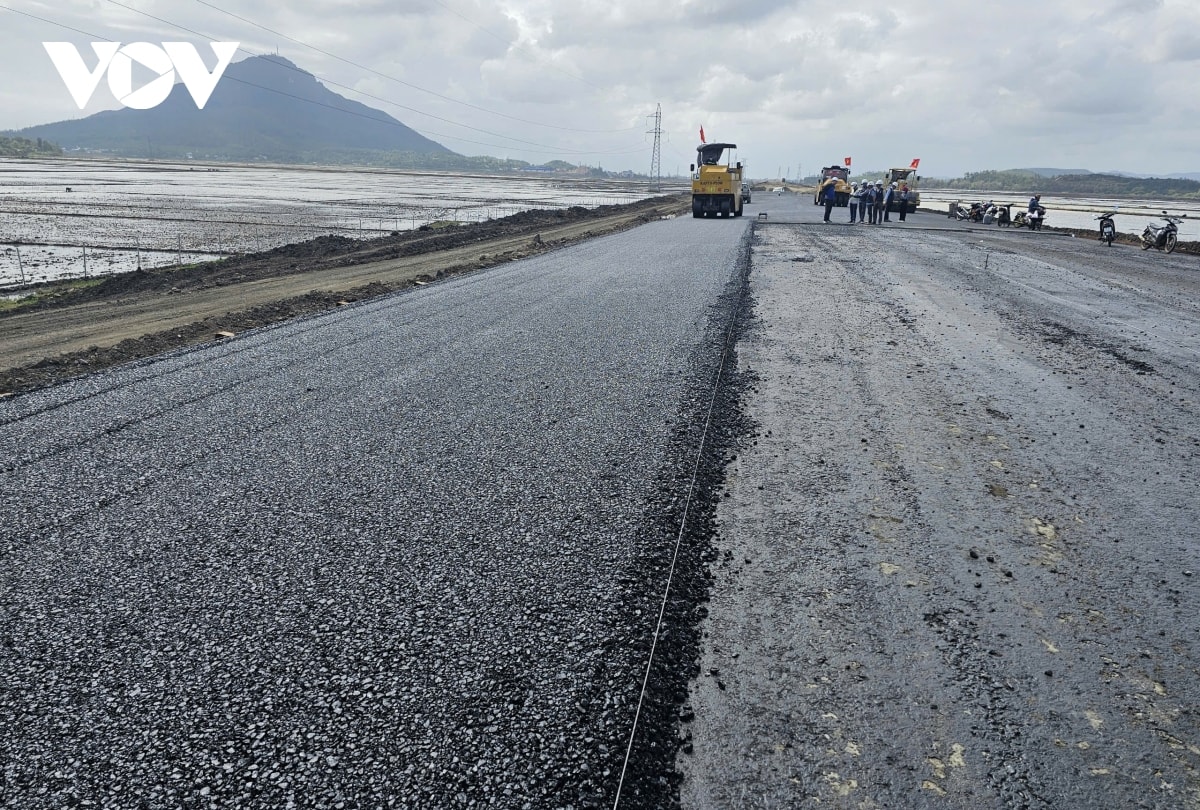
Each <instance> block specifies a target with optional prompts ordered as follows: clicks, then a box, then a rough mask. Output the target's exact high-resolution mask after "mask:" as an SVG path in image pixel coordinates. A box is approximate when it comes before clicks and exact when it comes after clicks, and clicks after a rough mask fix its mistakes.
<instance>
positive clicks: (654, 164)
mask: <svg viewBox="0 0 1200 810" xmlns="http://www.w3.org/2000/svg"><path fill="white" fill-rule="evenodd" d="M648 132H652V133H654V152H653V154H652V155H651V156H650V190H651V191H662V104H656V105H654V129H651V130H648Z"/></svg>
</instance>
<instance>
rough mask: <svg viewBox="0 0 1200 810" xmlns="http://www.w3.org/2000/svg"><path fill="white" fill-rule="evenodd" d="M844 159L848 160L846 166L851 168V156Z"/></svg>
mask: <svg viewBox="0 0 1200 810" xmlns="http://www.w3.org/2000/svg"><path fill="white" fill-rule="evenodd" d="M844 160H845V161H846V168H847V169H848V168H850V158H844Z"/></svg>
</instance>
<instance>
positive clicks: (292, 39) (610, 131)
mask: <svg viewBox="0 0 1200 810" xmlns="http://www.w3.org/2000/svg"><path fill="white" fill-rule="evenodd" d="M110 2H114V0H110ZM196 2H197V3H199V4H200V5H202V6H207V7H208V8H211V9H213V10H214V11H219V12H220V13H222V14H226V15H228V16H230V17H233V18H234V19H236V20H241V21H242V22H244V23H246V24H247V25H253V26H254V27H255V28H259V29H261V30H263V31H266V32H267V33H269V34H273V35H275V36H277V37H282V38H283V39H286V40H287V41H289V42H294V43H295V44H297V45H301V46H303V47H305V48H308V49H310V50H313V51H316V52H317V53H319V54H322V55H324V56H328V57H329V58H330V59H336V60H338V61H339V62H344V63H345V64H347V65H350V66H352V67H356V68H358V69H359V70H365V71H366V72H368V73H372V74H374V75H376V76H379V77H380V78H383V79H387V80H388V81H391V82H395V83H396V84H401V85H404V86H405V87H409V88H412V89H413V90H418V91H420V92H422V93H427V94H429V95H431V96H434V97H435V98H440V99H442V100H443V101H449V102H451V103H453V104H459V105H462V106H464V107H469V108H470V109H472V110H478V111H479V112H484V113H487V114H489V115H495V116H498V117H500V118H506V119H508V120H509V121H516V122H518V123H521V124H530V125H532V126H538V127H546V128H548V129H558V130H563V131H564V132H582V133H588V134H615V133H619V132H631V131H633V130H634V129H636V127H625V128H622V129H581V128H579V127H565V126H562V125H560V124H547V123H544V122H542V121H531V120H529V119H527V118H519V117H517V116H515V115H509V114H508V113H503V112H499V111H497V110H490V109H488V108H487V107H481V106H479V105H477V104H472V103H470V102H468V101H462V100H460V99H456V98H452V97H451V96H447V95H443V94H442V93H439V92H437V91H435V90H430V89H429V88H427V87H421V86H420V85H418V84H413V83H412V82H406V81H404V80H403V79H398V78H396V77H395V76H392V75H389V74H387V73H383V72H381V71H378V70H375V69H374V68H372V67H368V66H366V65H362V64H359V63H358V62H355V61H354V60H352V59H346V58H345V57H343V56H338V55H337V54H336V53H330V52H329V51H327V50H325V49H323V48H318V47H317V46H316V45H313V44H311V43H308V42H305V41H304V40H300V39H296V38H295V37H293V36H289V35H288V34H284V33H282V32H280V31H276V30H275V29H273V28H268V27H267V26H265V25H263V24H261V23H257V22H255V21H254V20H251V19H247V18H246V17H243V16H241V15H240V14H234V13H233V12H232V11H228V10H226V9H223V8H221V7H220V6H218V5H216V4H215V3H209V2H207V0H196ZM116 5H122V4H121V3H116ZM438 5H440V6H442V8H445V9H447V10H448V11H450V12H452V13H454V14H458V12H457V11H454V9H451V8H449V7H448V6H446V5H445V4H444V3H440V2H439V3H438ZM123 7H124V8H129V7H128V6H123ZM458 16H462V15H458ZM463 19H466V20H467V22H470V23H471V24H472V25H475V23H474V22H472V21H471V20H469V19H467V18H466V17H463ZM476 27H477V28H478V27H479V26H477V25H476ZM480 30H486V29H480ZM488 33H490V32H488ZM493 36H494V35H493ZM566 75H568V76H570V75H572V74H570V73H567V74H566ZM574 78H577V79H579V80H580V81H584V82H585V83H588V84H590V82H586V80H584V79H582V78H581V77H578V76H575V77H574ZM593 86H595V85H593Z"/></svg>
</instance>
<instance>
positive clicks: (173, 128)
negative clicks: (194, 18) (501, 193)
mask: <svg viewBox="0 0 1200 810" xmlns="http://www.w3.org/2000/svg"><path fill="white" fill-rule="evenodd" d="M9 134H11V135H16V136H19V137H22V138H26V139H30V140H34V141H35V142H36V141H37V140H38V139H43V140H46V141H53V142H55V143H58V144H61V145H62V147H63V148H64V149H65V150H68V151H73V150H76V149H79V150H85V151H90V152H102V153H107V154H114V155H122V156H126V157H140V158H184V157H187V156H188V155H189V154H190V155H191V156H193V157H195V158H197V159H216V160H239V161H240V160H270V161H276V162H333V163H346V162H355V161H356V160H362V159H363V158H369V159H367V160H365V162H389V163H392V164H396V163H398V162H400V163H403V162H404V160H400V159H399V157H400V156H407V160H409V161H414V162H421V161H425V162H427V163H435V164H436V163H440V162H442V161H445V160H451V161H452V160H453V159H454V158H459V157H460V156H459V155H457V154H456V153H454V152H452V151H450V150H449V149H447V148H446V147H444V146H442V145H441V144H439V143H437V142H435V141H431V140H430V139H428V138H426V137H424V136H423V135H421V134H419V133H417V132H415V131H414V130H412V129H410V128H409V127H407V126H405V125H404V124H403V123H401V122H400V121H398V120H396V119H395V118H393V117H392V116H390V115H388V114H387V113H385V112H382V111H380V110H376V109H374V108H372V107H368V106H366V105H365V104H361V103H359V102H357V101H352V100H350V99H347V98H345V97H343V96H340V95H338V94H337V93H334V92H333V91H331V90H329V89H328V88H326V87H325V86H324V85H322V84H321V83H320V82H318V81H317V79H316V77H314V76H313V75H312V74H311V73H308V72H306V71H304V70H301V69H300V68H298V67H297V66H296V65H294V64H293V63H292V62H290V61H288V60H287V59H285V58H283V57H281V56H253V57H250V58H249V59H244V60H242V61H241V62H235V63H233V64H231V65H230V66H229V68H228V69H227V70H226V71H225V74H224V75H223V76H222V77H221V79H220V81H219V82H218V83H217V86H216V89H215V90H214V91H213V94H212V96H211V97H210V98H209V100H208V103H207V104H206V105H205V107H204V109H203V110H198V109H196V105H195V102H193V101H192V98H191V96H190V95H189V94H188V92H187V89H186V88H185V87H184V86H183V85H182V84H176V85H175V87H174V88H173V89H172V91H171V94H170V96H168V97H167V99H166V100H165V101H163V103H162V104H160V105H158V106H157V107H154V108H152V109H149V110H132V109H120V110H108V111H105V112H99V113H96V114H95V115H89V116H88V117H86V118H81V119H77V120H73V121H60V122H58V123H54V124H42V125H40V126H34V127H28V128H26V129H23V130H20V131H18V132H14V133H9Z"/></svg>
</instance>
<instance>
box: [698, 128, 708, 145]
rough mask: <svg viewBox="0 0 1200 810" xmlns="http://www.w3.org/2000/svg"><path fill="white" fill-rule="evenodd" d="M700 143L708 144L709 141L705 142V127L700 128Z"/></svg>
mask: <svg viewBox="0 0 1200 810" xmlns="http://www.w3.org/2000/svg"><path fill="white" fill-rule="evenodd" d="M700 143H707V141H705V140H704V127H703V126H702V127H700Z"/></svg>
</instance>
